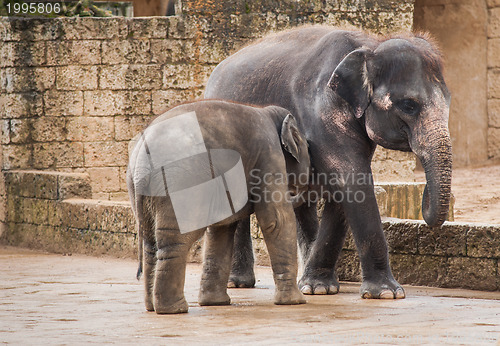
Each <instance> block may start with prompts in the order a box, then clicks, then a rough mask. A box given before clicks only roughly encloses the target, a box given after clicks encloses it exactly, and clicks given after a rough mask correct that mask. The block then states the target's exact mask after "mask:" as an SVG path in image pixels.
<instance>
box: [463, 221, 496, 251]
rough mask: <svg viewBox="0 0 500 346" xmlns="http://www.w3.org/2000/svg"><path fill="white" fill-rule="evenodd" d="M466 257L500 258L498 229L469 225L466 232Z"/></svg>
mask: <svg viewBox="0 0 500 346" xmlns="http://www.w3.org/2000/svg"><path fill="white" fill-rule="evenodd" d="M467 256H468V257H486V258H500V229H499V228H496V227H493V226H479V225H471V228H470V229H469V230H468V232H467Z"/></svg>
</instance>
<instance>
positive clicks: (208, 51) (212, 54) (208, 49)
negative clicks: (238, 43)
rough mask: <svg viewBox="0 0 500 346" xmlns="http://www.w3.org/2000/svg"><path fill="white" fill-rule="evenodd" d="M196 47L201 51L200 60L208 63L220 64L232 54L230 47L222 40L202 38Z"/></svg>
mask: <svg viewBox="0 0 500 346" xmlns="http://www.w3.org/2000/svg"><path fill="white" fill-rule="evenodd" d="M196 48H197V50H198V51H199V61H200V62H201V63H206V64H218V63H220V62H221V61H222V60H224V59H225V58H226V57H228V56H229V55H230V54H231V51H230V50H229V49H228V47H227V46H225V45H224V44H223V43H222V42H220V41H214V42H208V41H204V40H202V41H201V42H200V43H199V44H198V45H197V47H196Z"/></svg>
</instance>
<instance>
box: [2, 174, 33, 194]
mask: <svg viewBox="0 0 500 346" xmlns="http://www.w3.org/2000/svg"><path fill="white" fill-rule="evenodd" d="M5 184H6V188H7V194H8V195H9V196H13V197H14V198H18V197H27V198H33V197H35V175H34V174H29V173H28V172H26V171H10V172H8V173H5Z"/></svg>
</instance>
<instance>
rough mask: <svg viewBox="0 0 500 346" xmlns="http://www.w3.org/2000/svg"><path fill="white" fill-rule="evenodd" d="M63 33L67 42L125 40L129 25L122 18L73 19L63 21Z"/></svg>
mask: <svg viewBox="0 0 500 346" xmlns="http://www.w3.org/2000/svg"><path fill="white" fill-rule="evenodd" d="M61 31H62V33H63V36H62V38H63V39H65V40H107V39H118V38H125V37H126V36H127V34H128V25H127V21H126V20H123V18H121V17H115V18H95V17H72V18H64V19H63V20H61Z"/></svg>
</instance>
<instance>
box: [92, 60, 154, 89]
mask: <svg viewBox="0 0 500 346" xmlns="http://www.w3.org/2000/svg"><path fill="white" fill-rule="evenodd" d="M100 87H101V88H102V89H111V90H120V89H129V90H130V89H139V90H151V89H159V88H160V87H161V67H160V66H158V65H113V66H103V67H102V68H101V74H100Z"/></svg>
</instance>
